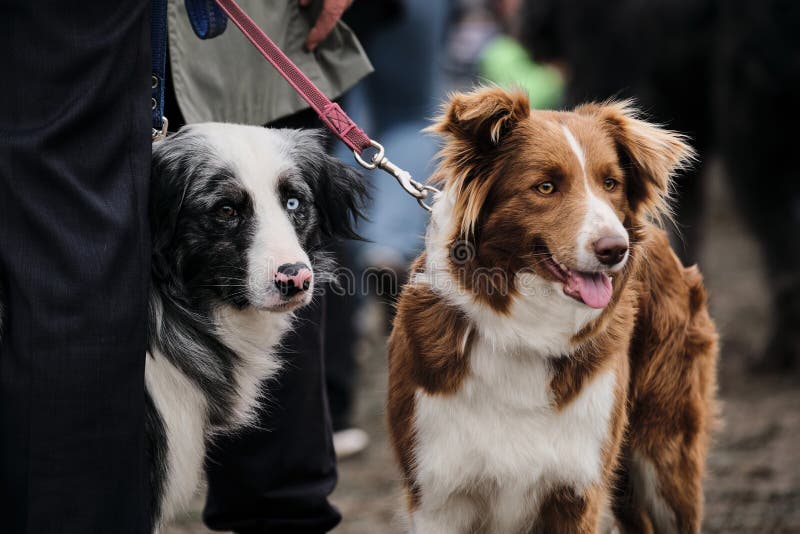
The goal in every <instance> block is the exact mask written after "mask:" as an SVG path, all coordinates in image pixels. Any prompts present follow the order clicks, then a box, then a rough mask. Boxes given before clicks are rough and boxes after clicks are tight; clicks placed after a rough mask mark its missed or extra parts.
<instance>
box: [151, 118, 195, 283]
mask: <svg viewBox="0 0 800 534" xmlns="http://www.w3.org/2000/svg"><path fill="white" fill-rule="evenodd" d="M184 137H185V135H184V134H183V133H182V132H178V133H177V134H175V135H173V136H172V137H170V138H168V139H165V140H163V141H159V142H158V143H156V144H154V145H153V155H152V159H151V170H150V203H149V208H148V209H149V218H150V235H151V240H152V250H153V254H152V272H153V276H154V277H156V278H157V279H160V280H166V279H174V278H175V276H174V275H175V274H176V273H174V272H173V271H174V267H175V261H174V258H172V255H173V252H174V251H173V247H172V245H173V242H174V238H175V232H176V229H177V224H178V218H179V216H180V211H181V206H182V205H183V201H184V197H185V195H186V189H187V187H188V185H189V176H190V175H191V169H189V168H188V167H189V166H190V164H191V153H190V151H189V150H185V148H186V147H185V145H186V144H187V143H188V141H184Z"/></svg>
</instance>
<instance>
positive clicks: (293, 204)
mask: <svg viewBox="0 0 800 534" xmlns="http://www.w3.org/2000/svg"><path fill="white" fill-rule="evenodd" d="M299 207H300V201H299V200H298V199H296V198H294V197H292V198H290V199H289V200H287V201H286V209H287V210H289V211H294V210H296V209H297V208H299Z"/></svg>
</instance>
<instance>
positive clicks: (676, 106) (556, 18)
mask: <svg viewBox="0 0 800 534" xmlns="http://www.w3.org/2000/svg"><path fill="white" fill-rule="evenodd" d="M520 9H521V12H520V14H519V18H520V20H521V26H520V30H521V34H522V36H523V42H524V43H525V44H526V46H527V48H528V49H529V50H530V51H531V53H532V54H533V55H534V57H535V58H537V59H539V58H540V59H543V60H546V61H556V62H559V63H562V64H563V65H565V68H566V71H567V73H568V84H567V95H566V105H567V106H572V105H575V104H578V103H581V102H584V101H587V100H604V99H607V98H627V97H634V98H635V99H636V101H637V103H638V105H639V106H640V107H641V108H642V109H644V110H645V111H646V112H647V113H648V115H650V116H651V118H653V119H654V120H656V121H657V122H662V123H664V124H666V125H667V126H668V127H670V128H671V129H674V130H678V131H680V132H683V133H686V134H688V135H689V137H690V138H691V140H692V144H693V145H694V147H695V148H696V149H697V150H698V152H699V155H700V157H699V161H698V163H697V165H696V166H695V167H694V169H693V170H692V172H688V173H684V174H683V175H682V176H681V177H679V179H678V180H679V181H678V184H677V201H678V202H677V203H676V205H675V208H676V212H675V214H676V219H677V221H678V223H679V227H680V231H679V233H680V234H682V239H680V238H679V239H678V240H677V241H678V242H677V243H676V250H678V251H679V252H681V256H682V259H683V261H684V262H685V263H687V264H689V263H694V262H696V261H697V251H698V248H699V245H700V243H701V237H702V236H701V234H700V222H701V219H702V214H703V181H702V180H701V179H700V177H701V176H702V174H703V172H704V171H705V170H706V169H705V165H704V164H705V163H706V162H708V161H709V160H710V159H711V156H712V155H718V156H719V157H720V158H721V160H722V164H723V166H724V170H725V172H726V174H727V175H728V177H729V183H730V185H731V186H733V189H734V193H735V197H736V198H737V200H738V201H739V206H740V208H741V210H742V212H743V213H744V214H745V215H746V217H747V221H748V222H749V228H750V229H751V231H752V232H753V233H754V234H755V236H756V238H757V240H758V243H759V245H760V246H761V249H762V251H763V256H764V258H765V260H766V268H767V276H768V280H769V287H770V290H771V293H772V295H771V296H772V303H773V309H774V312H775V318H776V320H775V322H774V326H773V328H774V330H773V332H772V334H771V337H770V341H769V344H768V346H767V348H766V350H765V351H764V354H763V355H762V356H761V357H760V361H759V363H758V365H757V367H759V368H763V369H787V368H792V367H794V368H796V367H797V365H798V363H800V360H799V358H800V328H798V325H800V238H798V237H797V236H798V235H800V179H798V178H800V177H798V171H797V170H796V169H795V165H794V162H793V161H792V158H791V155H792V153H793V143H794V139H793V138H794V136H793V135H792V134H793V127H794V126H793V125H794V124H796V123H797V118H798V117H797V115H798V108H797V106H795V105H794V99H793V97H794V96H796V95H797V94H798V90H799V89H800V32H798V31H797V28H798V27H800V3H798V2H795V1H793V0H653V1H650V2H640V1H638V0H622V1H618V2H607V1H605V0H524V1H523V3H522V6H521V8H520Z"/></svg>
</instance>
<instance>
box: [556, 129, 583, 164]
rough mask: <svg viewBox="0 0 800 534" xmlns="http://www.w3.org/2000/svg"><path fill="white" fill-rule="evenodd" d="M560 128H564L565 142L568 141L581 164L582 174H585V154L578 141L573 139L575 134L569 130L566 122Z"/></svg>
mask: <svg viewBox="0 0 800 534" xmlns="http://www.w3.org/2000/svg"><path fill="white" fill-rule="evenodd" d="M561 129H562V130H564V136H565V137H566V138H567V143H569V147H570V148H571V149H572V151H573V152H574V153H575V156H576V157H577V158H578V163H580V164H581V170H582V171H583V174H584V176H585V175H586V154H585V153H584V151H583V148H581V145H580V143H578V140H577V139H575V136H574V135H573V134H572V132H571V131H569V128H567V125H566V124H562V125H561Z"/></svg>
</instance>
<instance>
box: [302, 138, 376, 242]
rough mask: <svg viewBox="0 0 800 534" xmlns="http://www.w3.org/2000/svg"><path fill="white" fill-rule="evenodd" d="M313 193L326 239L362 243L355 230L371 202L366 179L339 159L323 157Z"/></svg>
mask: <svg viewBox="0 0 800 534" xmlns="http://www.w3.org/2000/svg"><path fill="white" fill-rule="evenodd" d="M315 189H316V191H315V192H314V202H315V203H316V204H317V212H318V213H319V217H320V223H321V229H322V233H323V234H324V235H325V236H326V237H333V238H345V239H361V237H360V236H359V235H358V233H357V232H356V230H355V225H356V223H357V222H358V219H360V218H363V217H364V208H365V205H366V202H367V200H368V194H367V187H366V185H365V183H364V177H363V176H362V175H361V173H360V172H358V171H357V170H356V169H355V168H353V167H351V166H350V165H345V164H344V163H342V162H341V161H339V159H337V158H335V157H332V156H329V155H327V154H324V155H323V158H322V168H321V175H320V179H319V180H317V185H316V187H315Z"/></svg>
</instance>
